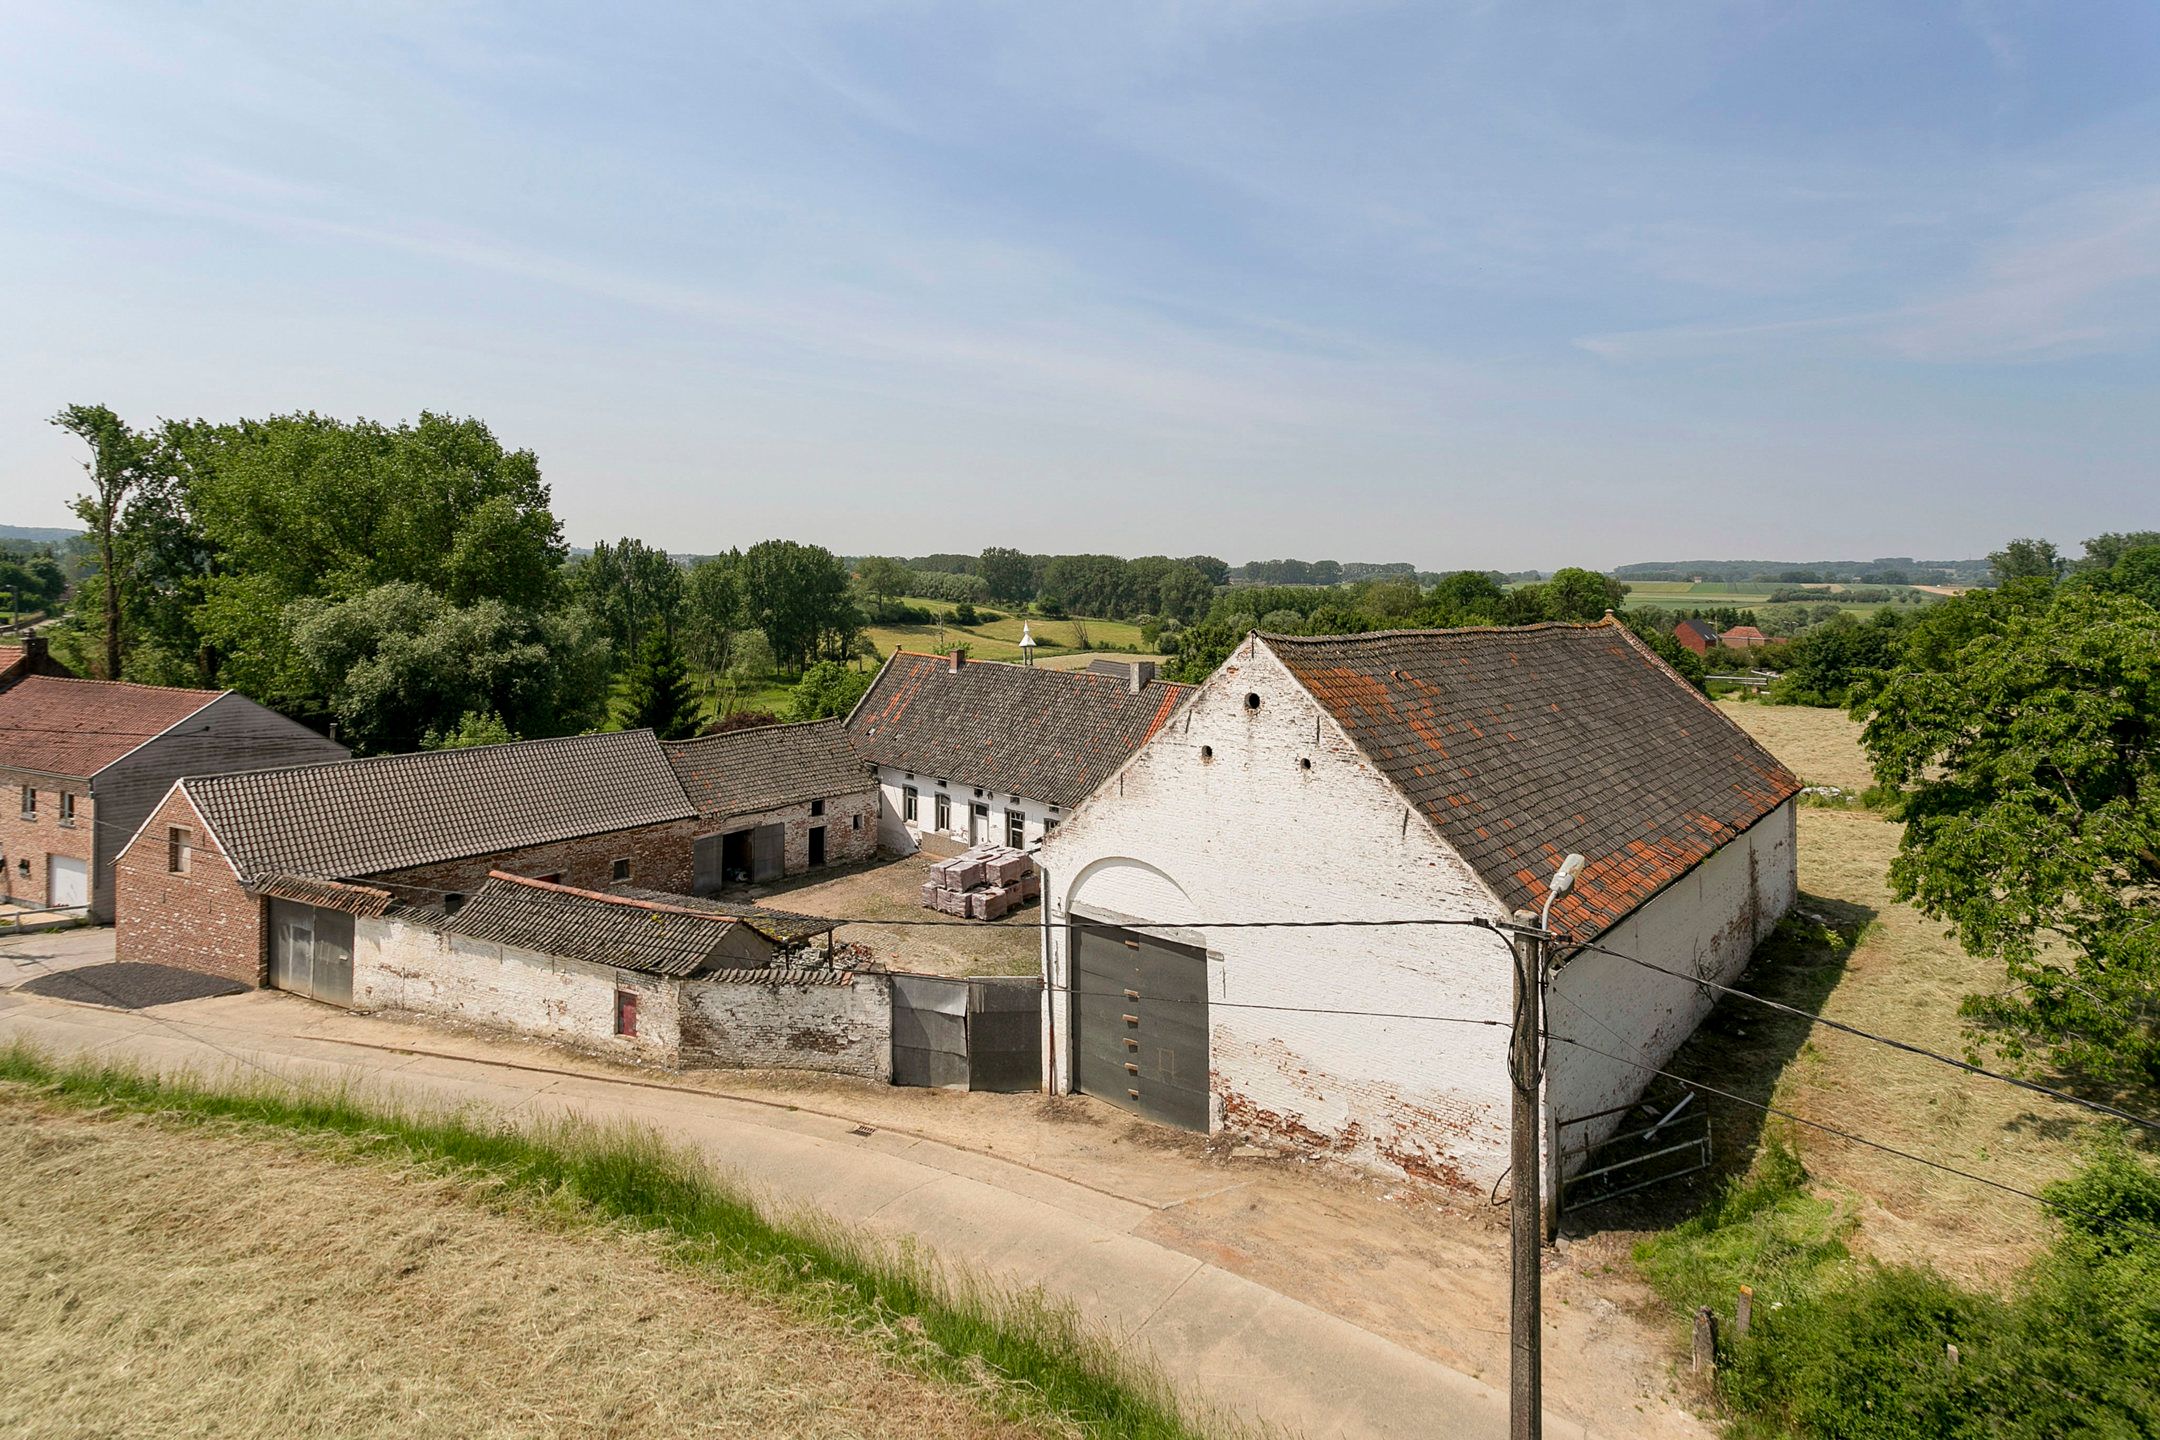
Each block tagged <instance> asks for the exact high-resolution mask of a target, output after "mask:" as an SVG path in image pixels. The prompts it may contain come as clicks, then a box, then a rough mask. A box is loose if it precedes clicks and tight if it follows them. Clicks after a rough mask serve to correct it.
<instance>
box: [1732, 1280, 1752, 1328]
mask: <svg viewBox="0 0 2160 1440" xmlns="http://www.w3.org/2000/svg"><path fill="white" fill-rule="evenodd" d="M1754 1322H1755V1287H1754V1286H1752V1285H1742V1286H1741V1287H1740V1302H1739V1303H1738V1304H1737V1305H1735V1306H1733V1318H1732V1333H1733V1335H1734V1337H1735V1338H1737V1337H1739V1336H1742V1335H1745V1334H1747V1332H1748V1326H1750V1325H1752V1324H1753V1323H1754Z"/></svg>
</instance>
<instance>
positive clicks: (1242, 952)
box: [1039, 616, 1798, 1193]
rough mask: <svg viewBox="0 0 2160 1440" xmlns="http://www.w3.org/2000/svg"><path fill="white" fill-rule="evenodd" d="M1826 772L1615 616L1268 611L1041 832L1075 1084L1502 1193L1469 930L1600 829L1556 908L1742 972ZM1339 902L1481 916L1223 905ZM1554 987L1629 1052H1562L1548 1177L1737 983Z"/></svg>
mask: <svg viewBox="0 0 2160 1440" xmlns="http://www.w3.org/2000/svg"><path fill="white" fill-rule="evenodd" d="M1797 789H1798V785H1797V782H1795V780H1794V779H1793V777H1792V775H1791V774H1790V773H1788V772H1787V771H1786V770H1785V769H1784V767H1783V766H1781V765H1779V764H1778V762H1777V761H1776V760H1774V759H1772V758H1771V756H1770V755H1769V754H1768V753H1767V752H1765V751H1763V750H1762V749H1761V748H1760V747H1758V746H1757V745H1756V744H1755V743H1754V742H1753V741H1752V740H1750V739H1749V738H1748V737H1747V735H1746V734H1745V733H1744V732H1742V731H1741V730H1740V729H1739V728H1738V727H1736V726H1734V725H1733V724H1732V723H1731V722H1730V721H1728V720H1727V719H1726V718H1725V717H1724V716H1723V715H1721V714H1720V713H1719V712H1718V710H1717V709H1716V707H1715V706H1714V705H1712V704H1710V703H1709V702H1708V701H1706V700H1705V699H1704V698H1703V697H1702V696H1700V695H1699V694H1698V693H1697V692H1696V691H1695V690H1693V689H1692V688H1691V687H1690V686H1688V685H1687V684H1686V682H1684V681H1683V680H1681V679H1680V678H1679V677H1678V676H1677V675H1675V674H1674V673H1673V672H1672V671H1671V670H1670V669H1668V668H1667V667H1666V666H1665V665H1664V664H1663V663H1662V662H1661V661H1659V660H1658V659H1657V658H1656V657H1655V656H1654V655H1653V654H1652V653H1651V652H1650V651H1649V649H1648V648H1647V647H1645V646H1644V645H1642V644H1641V643H1640V642H1639V641H1638V640H1636V639H1635V637H1634V636H1633V635H1631V634H1630V633H1629V632H1628V631H1627V629H1626V628H1625V627H1624V626H1622V625H1620V624H1619V623H1617V622H1616V621H1614V620H1613V619H1612V618H1611V617H1610V616H1608V617H1607V619H1606V620H1605V621H1604V622H1603V623H1601V624H1595V625H1533V626H1528V627H1524V628H1520V629H1473V630H1452V631H1449V630H1429V631H1393V632H1387V633H1381V634H1373V635H1355V636H1335V637H1320V638H1292V637H1285V636H1275V635H1259V634H1255V635H1253V636H1251V637H1249V638H1248V639H1247V641H1246V642H1245V643H1244V644H1242V645H1240V646H1239V647H1238V648H1237V650H1236V651H1235V652H1234V653H1233V654H1232V656H1231V657H1230V658H1229V659H1228V660H1227V661H1225V662H1224V664H1223V665H1222V666H1221V668H1220V669H1218V670H1217V671H1216V672H1215V674H1214V675H1213V676H1211V677H1210V678H1209V679H1208V680H1207V682H1206V683H1205V684H1203V685H1202V686H1201V687H1200V688H1199V693H1198V695H1197V696H1196V697H1195V698H1194V699H1193V700H1192V702H1191V703H1190V704H1189V705H1187V706H1186V707H1185V708H1184V710H1183V712H1182V713H1181V714H1179V715H1177V716H1176V717H1175V719H1174V720H1172V721H1171V723H1169V724H1167V725H1165V726H1163V727H1162V728H1161V729H1160V730H1159V731H1158V732H1157V733H1156V734H1155V735H1154V737H1153V738H1152V739H1151V740H1150V741H1149V742H1148V743H1147V744H1146V745H1145V746H1144V747H1142V748H1141V749H1140V751H1139V752H1138V753H1137V754H1135V755H1134V756H1133V757H1132V758H1131V760H1130V761H1129V762H1127V763H1126V764H1125V765H1124V767H1123V768H1122V769H1120V770H1119V771H1118V772H1117V773H1116V774H1115V775H1114V776H1112V777H1111V778H1110V780H1109V781H1108V782H1107V783H1105V784H1104V785H1103V786H1102V787H1101V788H1100V789H1098V790H1097V791H1096V792H1095V794H1094V795H1093V797H1092V798H1090V799H1089V800H1088V801H1087V802H1086V803H1085V804H1083V805H1082V806H1080V807H1079V809H1078V811H1077V813H1075V814H1073V815H1072V816H1070V817H1069V819H1068V820H1067V822H1066V823H1065V824H1064V825H1062V826H1060V827H1059V829H1058V830H1057V832H1056V834H1055V835H1053V836H1052V837H1051V838H1050V839H1049V840H1048V841H1047V842H1046V843H1045V844H1044V845H1043V846H1042V849H1041V852H1040V856H1039V858H1040V860H1041V863H1042V865H1043V868H1044V870H1045V872H1046V875H1047V878H1046V880H1045V888H1044V895H1045V899H1046V902H1047V903H1048V906H1049V917H1048V918H1049V923H1048V926H1047V928H1046V930H1045V952H1046V953H1045V957H1044V963H1045V978H1046V982H1047V983H1046V985H1045V1005H1046V1009H1047V1011H1048V1014H1047V1017H1046V1019H1047V1024H1048V1028H1049V1038H1050V1044H1049V1045H1048V1046H1046V1048H1045V1055H1046V1060H1045V1067H1044V1068H1045V1079H1046V1082H1047V1084H1048V1087H1049V1088H1050V1089H1052V1090H1054V1091H1059V1092H1065V1091H1083V1092H1086V1093H1090V1094H1093V1095H1097V1096H1100V1097H1101V1098H1102V1099H1104V1100H1107V1101H1108V1102H1110V1103H1111V1104H1114V1105H1118V1106H1121V1107H1124V1108H1126V1109H1129V1110H1132V1111H1135V1112H1137V1113H1139V1114H1142V1115H1145V1116H1149V1117H1152V1118H1154V1119H1157V1120H1161V1121H1164V1122H1167V1123H1170V1124H1173V1125H1179V1126H1184V1127H1187V1128H1190V1129H1195V1130H1221V1129H1232V1130H1238V1131H1243V1132H1248V1133H1254V1134H1258V1135H1262V1136H1268V1137H1273V1138H1275V1139H1277V1140H1281V1141H1286V1142H1289V1143H1293V1144H1295V1145H1298V1146H1300V1147H1305V1148H1309V1149H1312V1150H1317V1151H1324V1152H1329V1153H1333V1154H1336V1155H1339V1156H1341V1157H1343V1158H1345V1159H1347V1160H1350V1161H1352V1162H1353V1163H1358V1164H1362V1165H1366V1166H1370V1167H1376V1168H1380V1169H1384V1170H1388V1171H1393V1172H1400V1173H1403V1174H1407V1175H1410V1176H1413V1177H1417V1178H1421V1179H1425V1180H1428V1181H1432V1182H1437V1183H1440V1184H1444V1185H1448V1186H1453V1187H1462V1188H1466V1189H1476V1190H1478V1191H1479V1192H1480V1193H1482V1192H1484V1191H1486V1190H1487V1189H1489V1188H1490V1187H1492V1186H1493V1185H1495V1184H1496V1183H1497V1182H1498V1181H1499V1179H1500V1178H1501V1174H1502V1172H1503V1171H1504V1170H1505V1168H1506V1166H1507V1163H1508V1128H1507V1127H1508V1111H1509V1088H1508V1081H1507V1063H1506V1057H1507V1047H1508V1030H1507V1022H1508V1020H1509V1015H1510V991H1511V965H1510V960H1509V952H1508V948H1507V945H1506V943H1505V941H1504V939H1503V937H1501V936H1500V935H1498V934H1496V933H1495V932H1493V931H1491V930H1489V929H1484V928H1479V927H1478V926H1477V925H1476V924H1474V923H1473V924H1467V925H1466V924H1463V923H1460V922H1465V921H1468V922H1480V921H1483V922H1493V921H1500V920H1505V919H1506V918H1508V917H1509V916H1511V915H1512V914H1513V913H1515V912H1516V911H1518V910H1521V909H1525V908H1530V909H1534V908H1536V907H1538V906H1540V905H1542V903H1543V902H1544V900H1545V898H1546V885H1547V882H1548V878H1549V877H1550V876H1551V874H1552V873H1553V870H1554V868H1555V867H1556V866H1557V865H1558V863H1559V861H1560V860H1561V859H1562V857H1564V856H1565V855H1567V854H1568V853H1570V852H1579V853H1581V854H1582V855H1584V856H1586V857H1587V859H1588V865H1587V867H1586V868H1585V869H1584V871H1583V873H1582V876H1581V878H1580V880H1579V881H1578V882H1577V884H1576V886H1575V888H1574V889H1573V890H1572V891H1571V892H1569V893H1567V894H1566V895H1564V896H1563V897H1562V898H1561V899H1560V900H1559V902H1558V903H1557V904H1556V905H1555V907H1554V911H1553V922H1552V923H1553V926H1554V928H1555V929H1557V930H1559V931H1562V932H1564V933H1565V934H1567V935H1569V936H1571V937H1572V938H1573V939H1575V940H1578V941H1586V940H1597V941H1598V942H1600V943H1601V944H1604V945H1607V946H1610V947H1611V948H1613V949H1615V950H1618V951H1621V952H1622V953H1624V954H1626V955H1631V956H1640V957H1643V958H1645V959H1649V960H1652V961H1655V962H1656V963H1658V964H1660V965H1663V966H1666V967H1669V968H1672V969H1677V970H1681V971H1683V972H1686V973H1689V974H1695V975H1701V976H1704V977H1708V978H1713V979H1717V980H1728V979H1730V978H1732V977H1733V976H1735V975H1737V974H1738V972H1739V971H1740V970H1741V969H1742V968H1743V967H1744V966H1745V965H1746V964H1747V960H1748V956H1749V953H1750V952H1751V951H1752V950H1753V948H1754V946H1755V945H1756V944H1757V943H1758V942H1759V941H1760V940H1762V939H1763V938H1764V937H1765V936H1766V935H1767V934H1768V933H1769V931H1770V929H1771V927H1772V926H1773V925H1774V924H1775V923H1776V921H1777V919H1778V917H1779V916H1780V915H1781V914H1782V913H1783V912H1784V910H1785V909H1786V908H1787V907H1788V906H1789V905H1790V904H1791V903H1792V901H1793V898H1794V894H1795V884H1796V875H1795V854H1794V825H1793V808H1792V800H1793V796H1794V794H1795V792H1796V791H1797ZM1337 920H1353V921H1385V920H1421V921H1422V920H1445V921H1450V922H1456V923H1451V924H1445V925H1411V926H1400V927H1376V926H1370V925H1363V926H1356V927H1347V926H1333V925H1312V924H1310V923H1307V924H1305V925H1304V926H1302V927H1301V928H1245V927H1244V926H1233V925H1228V924H1225V923H1223V922H1253V921H1286V922H1316V921H1337ZM1547 1004H1548V1012H1547V1013H1548V1025H1549V1028H1550V1030H1551V1032H1552V1033H1553V1034H1555V1035H1556V1036H1565V1037H1575V1038H1580V1039H1582V1040H1583V1041H1584V1042H1586V1044H1590V1045H1594V1046H1595V1047H1596V1048H1597V1050H1602V1051H1605V1052H1609V1053H1610V1054H1613V1055H1617V1056H1621V1057H1624V1058H1622V1059H1620V1060H1611V1059H1606V1058H1604V1057H1603V1056H1601V1055H1600V1054H1598V1053H1596V1052H1595V1051H1593V1050H1591V1049H1587V1048H1581V1047H1578V1046H1573V1045H1570V1044H1567V1043H1562V1042H1561V1041H1559V1040H1556V1041H1554V1043H1552V1044H1551V1046H1550V1047H1549V1051H1548V1058H1547V1062H1546V1091H1545V1106H1546V1126H1545V1150H1546V1155H1547V1162H1546V1163H1547V1167H1548V1171H1550V1170H1551V1169H1552V1167H1553V1166H1554V1164H1555V1161H1554V1159H1553V1157H1554V1156H1555V1155H1557V1154H1559V1153H1560V1151H1559V1149H1558V1147H1557V1146H1556V1145H1555V1143H1554V1137H1555V1135H1556V1133H1557V1132H1559V1131H1560V1130H1561V1128H1562V1127H1567V1134H1568V1142H1569V1148H1568V1153H1570V1154H1572V1153H1575V1151H1576V1149H1577V1148H1578V1147H1579V1146H1580V1145H1582V1144H1584V1143H1586V1142H1585V1140H1584V1137H1585V1135H1588V1136H1589V1142H1591V1143H1594V1141H1595V1140H1597V1139H1602V1138H1603V1136H1604V1135H1605V1134H1610V1133H1611V1131H1612V1128H1613V1126H1614V1125H1615V1124H1616V1123H1617V1121H1616V1120H1614V1119H1612V1118H1604V1119H1601V1120H1596V1121H1591V1122H1587V1123H1586V1124H1578V1123H1577V1122H1581V1121H1584V1119H1585V1117H1592V1116H1596V1115H1598V1114H1599V1112H1603V1111H1607V1110H1610V1109H1611V1108H1612V1107H1615V1106H1620V1105H1623V1104H1625V1103H1627V1102H1630V1101H1632V1100H1633V1099H1635V1098H1636V1097H1637V1096H1638V1095H1639V1094H1640V1092H1641V1091H1642V1090H1643V1089H1644V1087H1645V1085H1646V1083H1647V1081H1648V1080H1649V1079H1650V1078H1651V1077H1650V1075H1649V1072H1648V1070H1647V1069H1645V1068H1643V1067H1646V1066H1656V1065H1658V1064H1661V1063H1662V1062H1663V1061H1664V1060H1665V1059H1666V1058H1667V1057H1668V1056H1670V1055H1671V1054H1672V1052H1673V1051H1674V1050H1675V1049H1676V1048H1677V1047H1678V1046H1679V1045H1680V1043H1681V1042H1682V1041H1683V1040H1685V1039H1686V1038H1687V1036H1688V1035H1689V1034H1690V1032H1692V1031H1693V1029H1694V1027H1695V1026H1696V1024H1697V1023H1698V1022H1699V1021H1700V1020H1701V1018H1702V1016H1703V1015H1704V1013H1706V1012H1707V1010H1708V1009H1709V1006H1710V997H1709V996H1708V995H1707V994H1705V993H1704V992H1703V991H1702V990H1701V988H1700V987H1698V986H1694V985H1691V984H1688V983H1686V982H1684V981H1676V980H1672V979H1668V978H1667V977H1664V976H1660V975H1657V974H1655V973H1653V972H1651V971H1648V970H1645V969H1643V968H1641V967H1639V966H1636V965H1633V964H1631V963H1629V962H1628V961H1626V960H1622V959H1616V958H1612V957H1610V956H1606V955H1601V954H1597V953H1594V952H1590V951H1583V950H1576V951H1573V952H1572V953H1570V952H1568V951H1566V950H1563V951H1562V952H1561V963H1560V964H1559V965H1558V968H1557V969H1556V971H1555V973H1554V975H1553V977H1552V981H1551V987H1550V992H1549V998H1548V1002H1547ZM1631 1062H1632V1063H1631ZM1600 1127H1602V1128H1600ZM1548 1193H1549V1192H1548Z"/></svg>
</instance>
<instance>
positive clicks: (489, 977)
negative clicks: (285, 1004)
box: [353, 916, 681, 1065]
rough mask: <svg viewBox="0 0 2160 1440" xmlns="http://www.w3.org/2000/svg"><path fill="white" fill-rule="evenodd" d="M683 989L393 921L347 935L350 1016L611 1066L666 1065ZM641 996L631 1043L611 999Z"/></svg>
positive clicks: (376, 920)
mask: <svg viewBox="0 0 2160 1440" xmlns="http://www.w3.org/2000/svg"><path fill="white" fill-rule="evenodd" d="M680 984H681V982H679V981H676V980H672V979H667V978H665V977H662V976H657V975H646V974H642V973H640V972H638V971H635V970H619V969H616V968H615V967H613V966H610V965H592V964H588V963H586V962H585V961H582V960H569V959H565V958H563V957H561V956H556V955H542V954H540V953H538V952H537V951H532V950H521V949H518V948H517V947H515V946H511V945H497V944H494V943H493V942H491V941H486V940H473V939H469V938H467V937H465V936H462V935H447V934H444V933H443V932H441V931H439V930H433V929H430V928H428V927H427V926H425V925H416V924H412V923H410V922H409V921H405V920H400V919H398V918H397V917H395V916H381V917H366V916H363V917H361V918H360V919H359V920H357V921H356V922H355V924H354V927H353V1008H354V1009H356V1010H381V1011H390V1012H394V1013H404V1014H410V1015H424V1016H427V1017H429V1018H431V1019H437V1020H449V1021H454V1022H458V1023H461V1024H468V1025H478V1026H482V1027H485V1028H487V1029H492V1030H513V1031H516V1032H518V1033H519V1034H523V1035H530V1036H533V1037H534V1038H536V1039H540V1040H547V1041H550V1042H552V1043H554V1044H558V1045H569V1046H573V1047H575V1048H577V1049H581V1050H586V1051H590V1052H593V1053H595V1054H601V1055H606V1056H608V1057H610V1058H612V1059H617V1060H632V1061H643V1062H646V1063H651V1064H662V1065H672V1064H674V1063H675V1057H676V1038H677V1010H678V995H679V990H680ZM618 990H627V991H630V992H632V993H634V994H635V995H636V996H637V997H638V1015H637V1027H638V1033H637V1034H636V1035H635V1036H629V1035H617V1034H616V1033H615V994H616V992H617V991H618Z"/></svg>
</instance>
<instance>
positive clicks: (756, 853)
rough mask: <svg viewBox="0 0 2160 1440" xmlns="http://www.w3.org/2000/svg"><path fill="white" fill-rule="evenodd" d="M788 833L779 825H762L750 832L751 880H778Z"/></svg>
mask: <svg viewBox="0 0 2160 1440" xmlns="http://www.w3.org/2000/svg"><path fill="white" fill-rule="evenodd" d="M786 835H787V831H786V830H785V828H783V827H782V826H779V825H760V826H758V827H757V829H755V830H753V831H751V832H750V878H751V879H752V880H778V879H779V878H780V870H781V861H780V855H781V849H782V846H783V844H784V842H785V839H786Z"/></svg>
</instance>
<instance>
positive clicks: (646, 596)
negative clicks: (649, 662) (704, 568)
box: [570, 535, 686, 660]
mask: <svg viewBox="0 0 2160 1440" xmlns="http://www.w3.org/2000/svg"><path fill="white" fill-rule="evenodd" d="M570 573H571V584H572V586H573V588H574V589H575V590H576V591H577V593H578V594H579V595H580V596H582V597H583V598H584V600H585V603H586V605H587V606H588V607H589V608H590V609H591V610H592V612H593V613H594V614H595V615H598V616H599V617H600V618H601V620H602V621H603V622H604V623H605V624H606V625H607V627H608V633H609V635H610V636H612V637H613V639H614V641H615V644H616V647H617V649H618V652H619V653H620V654H621V655H622V656H623V657H624V658H625V659H626V660H627V659H631V658H634V657H635V656H637V655H638V654H640V653H641V652H642V651H643V649H644V644H645V637H646V636H647V635H648V634H650V633H651V632H652V631H654V630H666V631H668V632H669V633H670V634H673V633H674V631H675V628H676V626H677V625H678V624H679V623H680V622H681V620H682V616H683V606H684V600H685V591H686V577H685V576H684V574H683V568H682V566H680V565H678V564H676V563H675V561H674V558H673V557H672V556H670V555H669V554H668V553H667V551H665V550H661V549H657V548H655V547H653V546H651V545H647V544H646V543H645V542H644V541H642V540H638V539H635V538H632V537H630V536H627V535H626V536H624V537H623V538H622V539H621V540H618V541H616V542H615V543H614V544H613V545H610V544H609V543H608V542H607V541H605V540H602V541H601V542H600V543H599V544H597V545H595V546H593V551H592V554H590V555H588V556H586V557H585V558H584V559H583V560H581V561H579V562H578V564H577V565H576V567H575V568H574V569H573V570H572V571H571V572H570Z"/></svg>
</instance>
